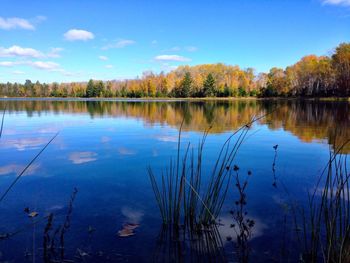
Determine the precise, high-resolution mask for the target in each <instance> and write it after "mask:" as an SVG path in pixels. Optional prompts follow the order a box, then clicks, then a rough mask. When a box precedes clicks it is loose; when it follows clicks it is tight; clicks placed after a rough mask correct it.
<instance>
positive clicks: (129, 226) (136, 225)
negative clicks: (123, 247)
mask: <svg viewBox="0 0 350 263" xmlns="http://www.w3.org/2000/svg"><path fill="white" fill-rule="evenodd" d="M139 226H140V225H139V224H133V223H126V224H124V225H123V229H129V230H135V229H136V228H138V227H139Z"/></svg>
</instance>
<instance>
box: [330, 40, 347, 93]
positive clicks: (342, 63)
mask: <svg viewBox="0 0 350 263" xmlns="http://www.w3.org/2000/svg"><path fill="white" fill-rule="evenodd" d="M332 64H333V67H334V69H335V72H336V82H337V86H338V89H339V90H338V95H341V96H346V95H349V94H350V43H343V44H340V45H339V46H338V47H337V48H336V50H335V53H334V54H333V56H332Z"/></svg>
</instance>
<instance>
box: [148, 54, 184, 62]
mask: <svg viewBox="0 0 350 263" xmlns="http://www.w3.org/2000/svg"><path fill="white" fill-rule="evenodd" d="M154 59H155V60H157V61H175V62H188V61H191V59H190V58H186V57H183V56H179V55H159V56H156V57H155V58H154Z"/></svg>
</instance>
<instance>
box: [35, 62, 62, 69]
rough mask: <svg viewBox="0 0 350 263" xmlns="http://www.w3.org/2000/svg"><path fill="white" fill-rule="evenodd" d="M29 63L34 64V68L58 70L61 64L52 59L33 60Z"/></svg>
mask: <svg viewBox="0 0 350 263" xmlns="http://www.w3.org/2000/svg"><path fill="white" fill-rule="evenodd" d="M28 65H31V66H33V67H34V68H37V69H43V70H49V71H52V70H57V69H59V68H60V65H59V64H57V63H55V62H51V61H34V62H33V61H32V62H29V63H28Z"/></svg>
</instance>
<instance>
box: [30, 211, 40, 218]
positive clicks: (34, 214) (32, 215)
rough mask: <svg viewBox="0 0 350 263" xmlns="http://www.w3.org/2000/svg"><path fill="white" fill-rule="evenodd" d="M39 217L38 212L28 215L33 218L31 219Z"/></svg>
mask: <svg viewBox="0 0 350 263" xmlns="http://www.w3.org/2000/svg"><path fill="white" fill-rule="evenodd" d="M38 215H39V213H38V212H35V211H33V212H31V213H29V214H28V216H29V217H31V218H33V217H36V216H38Z"/></svg>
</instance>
